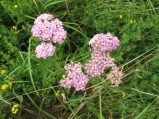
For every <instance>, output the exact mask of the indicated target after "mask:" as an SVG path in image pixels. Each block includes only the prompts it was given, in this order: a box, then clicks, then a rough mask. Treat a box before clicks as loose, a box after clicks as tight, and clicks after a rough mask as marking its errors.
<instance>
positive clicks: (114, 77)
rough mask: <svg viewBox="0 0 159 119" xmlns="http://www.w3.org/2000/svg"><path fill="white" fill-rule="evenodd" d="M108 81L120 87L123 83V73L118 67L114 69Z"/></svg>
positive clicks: (108, 76) (108, 75)
mask: <svg viewBox="0 0 159 119" xmlns="http://www.w3.org/2000/svg"><path fill="white" fill-rule="evenodd" d="M107 79H108V80H110V81H111V83H112V84H113V85H114V86H118V85H119V84H120V83H121V79H122V71H120V70H119V68H118V67H117V66H113V67H112V71H111V72H110V73H109V74H107Z"/></svg>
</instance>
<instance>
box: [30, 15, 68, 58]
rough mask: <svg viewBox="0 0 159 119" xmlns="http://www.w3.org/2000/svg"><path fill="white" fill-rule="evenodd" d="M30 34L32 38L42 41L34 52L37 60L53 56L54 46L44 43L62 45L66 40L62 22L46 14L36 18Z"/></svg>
mask: <svg viewBox="0 0 159 119" xmlns="http://www.w3.org/2000/svg"><path fill="white" fill-rule="evenodd" d="M31 32H32V35H33V36H35V37H37V38H39V39H40V40H41V41H42V43H41V44H40V45H38V46H37V47H36V50H35V52H36V57H37V58H47V57H49V56H52V55H53V54H54V51H55V46H53V45H52V44H51V43H44V42H46V41H50V40H52V42H53V43H59V44H62V43H63V42H64V39H65V38H66V30H64V28H63V25H62V22H61V21H60V20H59V19H57V18H56V19H54V16H53V15H51V14H46V13H45V14H42V15H40V16H39V17H37V19H36V20H35V22H34V25H33V27H32V29H31Z"/></svg>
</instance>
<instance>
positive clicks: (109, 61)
mask: <svg viewBox="0 0 159 119" xmlns="http://www.w3.org/2000/svg"><path fill="white" fill-rule="evenodd" d="M112 66H114V59H113V58H111V57H110V55H109V53H102V52H99V51H96V52H93V53H92V57H91V59H90V60H89V61H88V63H87V64H86V66H85V69H86V73H87V74H89V75H91V76H92V77H96V76H100V75H101V73H103V72H104V69H106V68H108V67H112Z"/></svg>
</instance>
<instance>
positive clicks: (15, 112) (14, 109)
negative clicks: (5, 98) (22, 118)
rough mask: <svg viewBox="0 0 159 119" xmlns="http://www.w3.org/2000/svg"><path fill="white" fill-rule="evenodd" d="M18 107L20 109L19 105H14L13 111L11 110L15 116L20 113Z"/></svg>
mask: <svg viewBox="0 0 159 119" xmlns="http://www.w3.org/2000/svg"><path fill="white" fill-rule="evenodd" d="M18 107H19V104H17V103H16V104H14V105H13V107H12V110H11V112H12V113H13V114H17V112H18Z"/></svg>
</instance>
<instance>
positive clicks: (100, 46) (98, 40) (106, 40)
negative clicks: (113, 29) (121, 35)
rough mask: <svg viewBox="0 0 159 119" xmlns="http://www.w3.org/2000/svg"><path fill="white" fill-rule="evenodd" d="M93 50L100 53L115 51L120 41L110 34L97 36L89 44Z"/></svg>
mask: <svg viewBox="0 0 159 119" xmlns="http://www.w3.org/2000/svg"><path fill="white" fill-rule="evenodd" d="M89 45H91V46H92V48H93V49H94V50H98V51H100V52H109V51H112V50H116V49H117V47H118V46H119V45H120V41H119V39H118V38H117V37H114V36H113V35H112V34H111V33H107V34H103V33H102V34H97V35H95V36H94V37H93V38H92V39H91V40H90V42H89Z"/></svg>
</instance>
